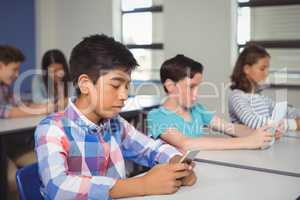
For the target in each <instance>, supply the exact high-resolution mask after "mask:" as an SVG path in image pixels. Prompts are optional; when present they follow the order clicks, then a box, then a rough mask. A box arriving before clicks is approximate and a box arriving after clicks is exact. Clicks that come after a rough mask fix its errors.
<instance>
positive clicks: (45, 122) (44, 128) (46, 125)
mask: <svg viewBox="0 0 300 200" xmlns="http://www.w3.org/2000/svg"><path fill="white" fill-rule="evenodd" d="M63 116H64V115H63V113H62V112H57V113H53V114H50V115H48V116H46V117H45V118H43V119H42V120H41V121H40V122H39V124H38V125H37V127H36V129H35V140H36V141H40V140H41V139H43V138H46V137H48V136H50V135H51V137H57V138H61V137H65V129H64V123H62V121H63V120H62V119H63Z"/></svg>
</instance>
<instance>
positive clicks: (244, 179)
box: [125, 163, 300, 200]
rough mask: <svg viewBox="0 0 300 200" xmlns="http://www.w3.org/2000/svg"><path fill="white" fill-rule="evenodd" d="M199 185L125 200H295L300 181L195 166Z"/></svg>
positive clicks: (224, 168)
mask: <svg viewBox="0 0 300 200" xmlns="http://www.w3.org/2000/svg"><path fill="white" fill-rule="evenodd" d="M195 171H196V174H197V177H198V181H197V183H196V184H195V185H194V186H192V187H182V188H180V190H179V191H178V192H177V193H175V194H172V195H161V196H145V197H136V198H127V199H125V200H129V199H130V200H200V199H205V200H209V199H214V200H215V199H230V200H235V199H238V200H240V199H243V200H252V199H258V200H260V199H262V200H265V199H272V200H277V199H278V200H282V199H296V198H297V197H298V196H299V195H300V189H299V188H300V187H299V186H300V178H296V177H289V176H282V175H277V174H270V173H265V172H258V171H252V170H246V169H238V168H231V167H225V166H219V165H212V164H206V163H196V168H195Z"/></svg>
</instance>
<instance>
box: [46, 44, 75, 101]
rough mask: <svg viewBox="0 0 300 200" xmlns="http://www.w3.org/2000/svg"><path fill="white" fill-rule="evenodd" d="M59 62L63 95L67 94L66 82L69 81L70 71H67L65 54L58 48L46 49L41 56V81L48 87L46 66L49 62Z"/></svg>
mask: <svg viewBox="0 0 300 200" xmlns="http://www.w3.org/2000/svg"><path fill="white" fill-rule="evenodd" d="M55 63H56V64H61V65H62V66H63V70H64V77H63V82H64V95H65V97H67V96H68V82H69V81H70V73H69V67H68V63H67V60H66V58H65V55H64V54H63V52H61V51H60V50H58V49H51V50H48V51H47V52H46V53H45V54H44V56H43V58H42V70H43V72H44V73H43V76H42V78H43V82H44V85H45V86H46V88H48V77H49V74H48V67H49V66H50V65H51V64H55Z"/></svg>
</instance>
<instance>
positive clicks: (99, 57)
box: [70, 34, 138, 95]
mask: <svg viewBox="0 0 300 200" xmlns="http://www.w3.org/2000/svg"><path fill="white" fill-rule="evenodd" d="M136 66H138V63H137V61H136V60H135V58H134V57H133V55H132V53H131V52H130V51H129V50H128V49H127V48H126V47H125V45H123V44H122V43H120V42H117V41H115V40H114V38H112V37H108V36H106V35H104V34H101V35H98V34H97V35H92V36H90V37H86V38H84V39H83V40H82V41H81V42H80V43H79V44H77V45H76V46H75V47H74V48H73V50H72V53H71V57H70V74H71V79H72V81H73V84H74V86H75V87H76V86H77V81H78V78H79V76H80V75H82V74H86V75H88V77H89V78H90V79H91V80H92V81H93V82H94V83H96V81H97V80H98V78H99V77H100V76H101V75H103V72H104V71H107V70H114V69H121V70H124V71H126V72H128V73H130V72H131V71H132V70H133V69H135V67H136ZM76 92H77V94H78V95H79V94H80V90H79V88H78V87H76Z"/></svg>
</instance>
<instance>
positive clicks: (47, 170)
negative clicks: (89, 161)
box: [35, 124, 116, 200]
mask: <svg viewBox="0 0 300 200" xmlns="http://www.w3.org/2000/svg"><path fill="white" fill-rule="evenodd" d="M35 143H36V146H35V151H36V155H37V159H38V166H39V174H40V177H41V180H42V183H43V186H44V187H43V188H42V190H43V191H44V193H45V195H46V199H57V200H58V199H59V200H63V199H99V200H100V199H101V200H103V199H105V200H106V199H111V198H110V196H109V191H110V189H111V188H112V187H113V186H114V184H115V182H116V180H115V179H113V178H109V177H105V176H84V175H80V174H79V175H78V174H74V173H73V174H72V172H70V171H69V170H68V162H67V160H68V149H69V142H68V139H67V137H66V135H65V133H64V132H63V131H62V129H61V128H60V127H58V126H55V125H52V124H51V125H50V124H44V125H39V126H38V127H37V129H36V132H35Z"/></svg>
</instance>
